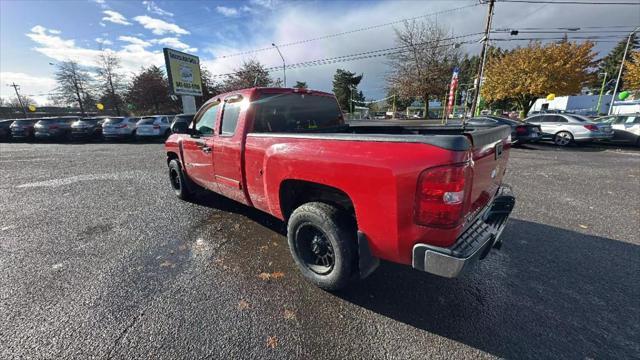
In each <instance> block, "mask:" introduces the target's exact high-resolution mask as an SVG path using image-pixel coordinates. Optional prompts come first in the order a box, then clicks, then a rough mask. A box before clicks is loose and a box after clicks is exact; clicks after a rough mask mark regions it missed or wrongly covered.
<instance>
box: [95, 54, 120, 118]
mask: <svg viewBox="0 0 640 360" xmlns="http://www.w3.org/2000/svg"><path fill="white" fill-rule="evenodd" d="M97 65H98V67H97V70H96V73H97V75H98V79H99V81H100V83H99V84H98V88H99V89H100V92H101V94H102V96H101V98H102V99H103V101H104V102H105V106H106V107H107V108H112V109H113V108H115V109H116V114H117V115H118V116H120V107H121V105H122V103H123V101H122V93H123V91H124V90H125V82H124V77H123V76H122V74H121V73H120V72H119V69H120V59H119V58H118V56H117V55H116V54H115V53H113V52H111V51H103V52H102V54H100V56H99V57H98V64H97Z"/></svg>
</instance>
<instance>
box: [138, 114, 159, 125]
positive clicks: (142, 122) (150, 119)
mask: <svg viewBox="0 0 640 360" xmlns="http://www.w3.org/2000/svg"><path fill="white" fill-rule="evenodd" d="M155 121H156V118H155V117H153V116H150V117H143V118H142V119H140V121H139V122H138V125H153V123H154V122H155Z"/></svg>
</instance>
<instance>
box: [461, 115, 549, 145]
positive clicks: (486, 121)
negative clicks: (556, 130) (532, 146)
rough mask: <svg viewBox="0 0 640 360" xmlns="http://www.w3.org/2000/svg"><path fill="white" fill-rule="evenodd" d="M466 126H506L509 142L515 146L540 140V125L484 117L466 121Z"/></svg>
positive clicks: (490, 116) (495, 117) (497, 117)
mask: <svg viewBox="0 0 640 360" xmlns="http://www.w3.org/2000/svg"><path fill="white" fill-rule="evenodd" d="M467 124H468V125H470V126H477V127H493V126H500V125H508V126H509V127H510V128H511V141H512V142H513V143H514V144H515V143H517V144H524V143H528V142H537V141H539V140H540V138H541V134H542V130H541V129H540V125H534V124H527V123H523V122H522V121H517V120H511V119H507V118H503V117H499V116H493V115H486V116H480V117H474V118H471V119H469V120H467Z"/></svg>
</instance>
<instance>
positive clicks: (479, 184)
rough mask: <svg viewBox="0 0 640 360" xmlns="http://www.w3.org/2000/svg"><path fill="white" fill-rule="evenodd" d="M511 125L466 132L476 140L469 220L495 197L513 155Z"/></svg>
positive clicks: (473, 142)
mask: <svg viewBox="0 0 640 360" xmlns="http://www.w3.org/2000/svg"><path fill="white" fill-rule="evenodd" d="M510 134H511V128H510V127H509V126H507V125H503V126H498V127H494V128H489V129H482V130H473V131H469V132H467V133H465V135H466V136H467V137H468V138H469V139H470V140H471V143H472V149H471V151H472V157H473V182H472V185H471V186H472V188H471V207H470V208H469V212H468V215H467V219H470V218H474V217H475V216H476V215H477V214H478V213H479V212H480V211H481V210H482V209H483V208H484V207H485V206H486V205H487V204H488V203H489V202H490V201H491V199H492V198H493V197H494V195H495V194H496V191H498V187H499V186H500V184H501V183H502V178H503V177H504V173H505V170H506V166H507V160H508V158H509V149H510V147H511V141H510V140H509V136H510Z"/></svg>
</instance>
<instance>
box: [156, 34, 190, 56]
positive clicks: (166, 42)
mask: <svg viewBox="0 0 640 360" xmlns="http://www.w3.org/2000/svg"><path fill="white" fill-rule="evenodd" d="M151 42H152V43H154V44H158V45H163V46H167V47H170V48H172V49H176V50H182V51H186V52H190V53H193V52H197V51H198V49H197V48H194V47H191V46H189V45H187V44H185V43H183V42H182V41H180V39H178V38H175V37H167V38H162V39H154V40H151Z"/></svg>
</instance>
